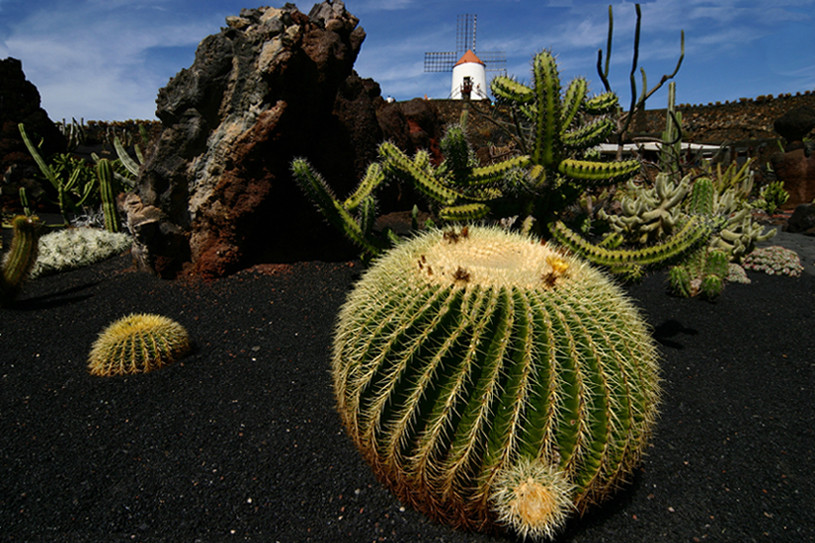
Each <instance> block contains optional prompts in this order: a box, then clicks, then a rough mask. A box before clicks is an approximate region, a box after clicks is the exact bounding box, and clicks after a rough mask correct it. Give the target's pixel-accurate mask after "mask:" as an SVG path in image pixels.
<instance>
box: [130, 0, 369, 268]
mask: <svg viewBox="0 0 815 543" xmlns="http://www.w3.org/2000/svg"><path fill="white" fill-rule="evenodd" d="M226 22H227V27H226V28H223V29H222V30H221V32H220V33H218V34H215V35H212V36H209V37H207V38H206V39H204V40H203V41H202V42H201V44H200V45H199V47H198V49H197V51H196V56H195V61H194V62H193V64H192V66H191V67H190V68H188V69H185V70H182V71H181V72H179V73H178V74H177V75H176V76H175V77H174V78H173V79H171V80H170V82H169V83H168V85H167V86H166V87H165V88H163V89H161V90H160V91H159V95H158V98H157V101H156V102H157V111H156V114H157V116H158V118H159V119H160V120H161V122H162V125H163V131H162V134H161V136H160V138H159V141H158V142H157V144H156V146H155V148H154V150H153V152H152V154H151V156H150V158H149V160H148V161H147V163H146V164H145V165H144V167H143V169H142V172H141V174H140V176H139V180H138V186H137V191H136V195H137V196H138V198H139V201H138V202H137V203H136V204H137V205H136V208H138V209H141V210H142V212H143V211H144V209H148V210H150V213H149V217H150V220H149V221H148V222H147V223H145V224H146V225H149V226H148V227H147V228H145V229H143V233H142V234H139V233H137V234H136V238H137V241H136V250H135V254H137V255H139V259H140V264H141V265H142V266H143V267H145V268H148V269H152V270H153V271H155V272H157V273H158V274H159V275H161V276H164V277H173V276H175V275H177V274H178V273H179V272H180V271H182V269H183V270H184V271H185V272H188V273H192V274H195V275H199V276H203V277H214V276H221V275H225V274H228V273H231V272H233V271H235V270H238V269H241V268H243V267H246V266H248V265H251V264H253V263H257V262H264V261H265V262H270V261H277V262H280V261H287V260H295V259H305V258H322V259H325V258H332V256H338V257H347V256H348V255H353V254H354V251H353V250H352V249H351V248H350V247H349V246H348V244H347V242H346V241H345V240H344V239H343V238H341V236H340V234H339V233H337V232H335V231H333V230H331V229H329V228H328V227H327V226H326V225H325V224H324V223H323V221H322V220H321V219H320V217H319V215H318V214H317V213H316V211H315V210H314V208H313V206H312V204H311V202H309V201H308V200H307V199H306V198H305V197H304V196H303V194H302V193H300V191H299V189H298V188H297V187H296V186H295V185H294V182H293V181H292V179H291V175H290V172H289V165H290V162H291V160H292V158H293V157H295V156H306V157H307V158H309V160H311V161H312V163H313V164H314V165H315V167H316V168H317V169H318V170H319V171H321V172H323V174H324V175H325V177H326V178H327V179H328V181H329V182H330V183H331V185H332V186H334V187H335V188H336V190H337V192H339V193H344V192H346V191H349V190H351V188H353V186H354V185H355V184H356V182H357V180H358V178H359V175H360V174H361V171H360V169H361V168H363V167H364V165H367V163H368V162H369V160H370V159H372V158H373V157H374V156H375V152H376V147H375V146H376V143H378V142H379V141H380V139H381V134H380V133H377V132H376V130H374V131H373V133H371V132H370V130H369V129H368V128H366V127H370V126H371V124H370V122H371V119H374V120H375V107H376V101H377V99H379V100H381V97H379V96H378V93H379V89H378V85H376V84H374V83H373V82H366V81H363V80H361V79H360V78H359V77H355V76H354V74H352V67H353V63H354V61H355V59H356V57H357V54H358V52H359V49H360V46H361V44H362V41H363V39H364V38H365V32H364V31H363V29H362V28H360V27H359V26H358V20H357V18H356V17H354V16H353V15H351V14H349V13H348V12H347V11H346V9H345V6H344V4H343V2H341V1H340V0H334V1H325V2H323V3H321V4H317V5H315V6H314V8H313V9H312V10H311V12H310V13H309V14H308V15H305V14H303V13H301V12H300V11H298V10H297V8H296V7H295V6H293V5H292V4H286V5H285V6H284V7H283V8H280V9H276V8H270V7H265V8H258V9H245V10H242V11H241V12H240V15H239V16H234V17H228V18H227V21H226ZM366 119H367V121H366ZM373 126H374V127H378V125H377V124H376V123H375V122H374V123H373ZM138 206H142V207H141V208H139V207H138ZM153 219H155V220H153ZM332 253H333V254H332Z"/></svg>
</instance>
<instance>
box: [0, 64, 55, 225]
mask: <svg viewBox="0 0 815 543" xmlns="http://www.w3.org/2000/svg"><path fill="white" fill-rule="evenodd" d="M19 123H23V124H25V128H26V134H28V137H29V138H30V139H31V140H32V141H33V142H34V143H35V144H37V143H38V142H39V141H40V140H42V147H41V148H40V152H41V153H42V154H43V155H45V156H46V157H47V156H48V155H51V154H53V153H57V152H61V151H65V146H66V142H65V138H64V137H63V135H62V133H61V132H60V131H59V129H58V128H57V126H56V125H55V124H54V123H53V122H51V119H49V118H48V114H47V113H46V112H45V110H44V109H43V108H42V107H40V93H39V91H37V87H35V86H34V84H33V83H31V82H30V81H28V80H27V79H26V78H25V74H24V73H23V65H22V63H21V62H20V61H19V60H17V59H16V58H11V57H9V58H6V59H2V60H0V188H2V202H0V203H2V208H3V209H14V210H17V208H18V207H19V196H18V193H19V188H20V187H25V188H26V191H27V192H28V195H29V197H30V198H32V199H35V198H39V197H40V196H41V194H42V193H43V191H44V188H43V186H42V185H41V184H40V182H38V181H37V180H36V178H35V176H36V174H37V172H38V171H39V170H38V168H37V165H36V163H35V162H34V159H33V158H32V157H31V154H30V153H29V152H28V149H27V148H26V146H25V144H24V143H23V138H22V137H21V136H20V130H19V128H18V126H17V125H18V124H19Z"/></svg>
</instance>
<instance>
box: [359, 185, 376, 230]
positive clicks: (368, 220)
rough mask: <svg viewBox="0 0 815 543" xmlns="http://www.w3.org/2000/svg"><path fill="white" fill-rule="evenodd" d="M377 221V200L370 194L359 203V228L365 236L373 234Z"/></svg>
mask: <svg viewBox="0 0 815 543" xmlns="http://www.w3.org/2000/svg"><path fill="white" fill-rule="evenodd" d="M375 222H376V200H375V199H374V197H373V196H371V195H368V196H366V197H365V198H363V200H362V202H361V203H360V205H359V229H360V231H361V232H362V234H363V235H364V236H365V237H369V236H371V235H372V234H373V231H374V223H375Z"/></svg>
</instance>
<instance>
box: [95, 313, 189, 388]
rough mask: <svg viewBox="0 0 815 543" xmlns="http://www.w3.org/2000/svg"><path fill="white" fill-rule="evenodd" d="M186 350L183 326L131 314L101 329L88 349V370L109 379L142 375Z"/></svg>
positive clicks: (160, 319) (185, 335) (170, 360)
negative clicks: (116, 376) (135, 374)
mask: <svg viewBox="0 0 815 543" xmlns="http://www.w3.org/2000/svg"><path fill="white" fill-rule="evenodd" d="M189 351H190V338H189V335H188V334H187V331H186V330H185V329H184V327H183V326H181V325H180V324H178V323H177V322H175V321H173V320H171V319H168V318H167V317H163V316H161V315H151V314H132V315H128V316H126V317H123V318H121V319H119V320H117V321H115V322H114V323H112V324H111V325H110V326H108V327H107V328H105V329H104V330H103V331H102V333H101V334H99V337H98V338H97V340H96V341H95V342H94V344H93V346H92V347H91V352H90V356H89V358H88V370H89V371H90V372H91V374H93V375H100V376H105V377H109V376H112V375H125V374H132V373H146V372H148V371H152V370H154V369H158V368H160V367H162V366H166V365H167V364H170V363H172V362H175V361H176V360H177V359H179V358H181V357H182V356H184V355H186V354H187V353H188V352H189Z"/></svg>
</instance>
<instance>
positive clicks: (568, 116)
mask: <svg viewBox="0 0 815 543" xmlns="http://www.w3.org/2000/svg"><path fill="white" fill-rule="evenodd" d="M588 91H589V84H588V82H587V81H586V80H585V79H584V78H582V77H576V78H574V79H572V80H571V82H569V86H568V87H566V94H565V95H564V96H563V109H562V110H561V114H560V115H561V121H560V126H561V128H562V130H564V131H565V130H568V129H569V127H570V126H571V125H572V122H573V121H574V120H575V118H576V117H577V114H578V113H579V112H580V110H581V109H582V108H583V102H584V101H585V99H586V93H588Z"/></svg>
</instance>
